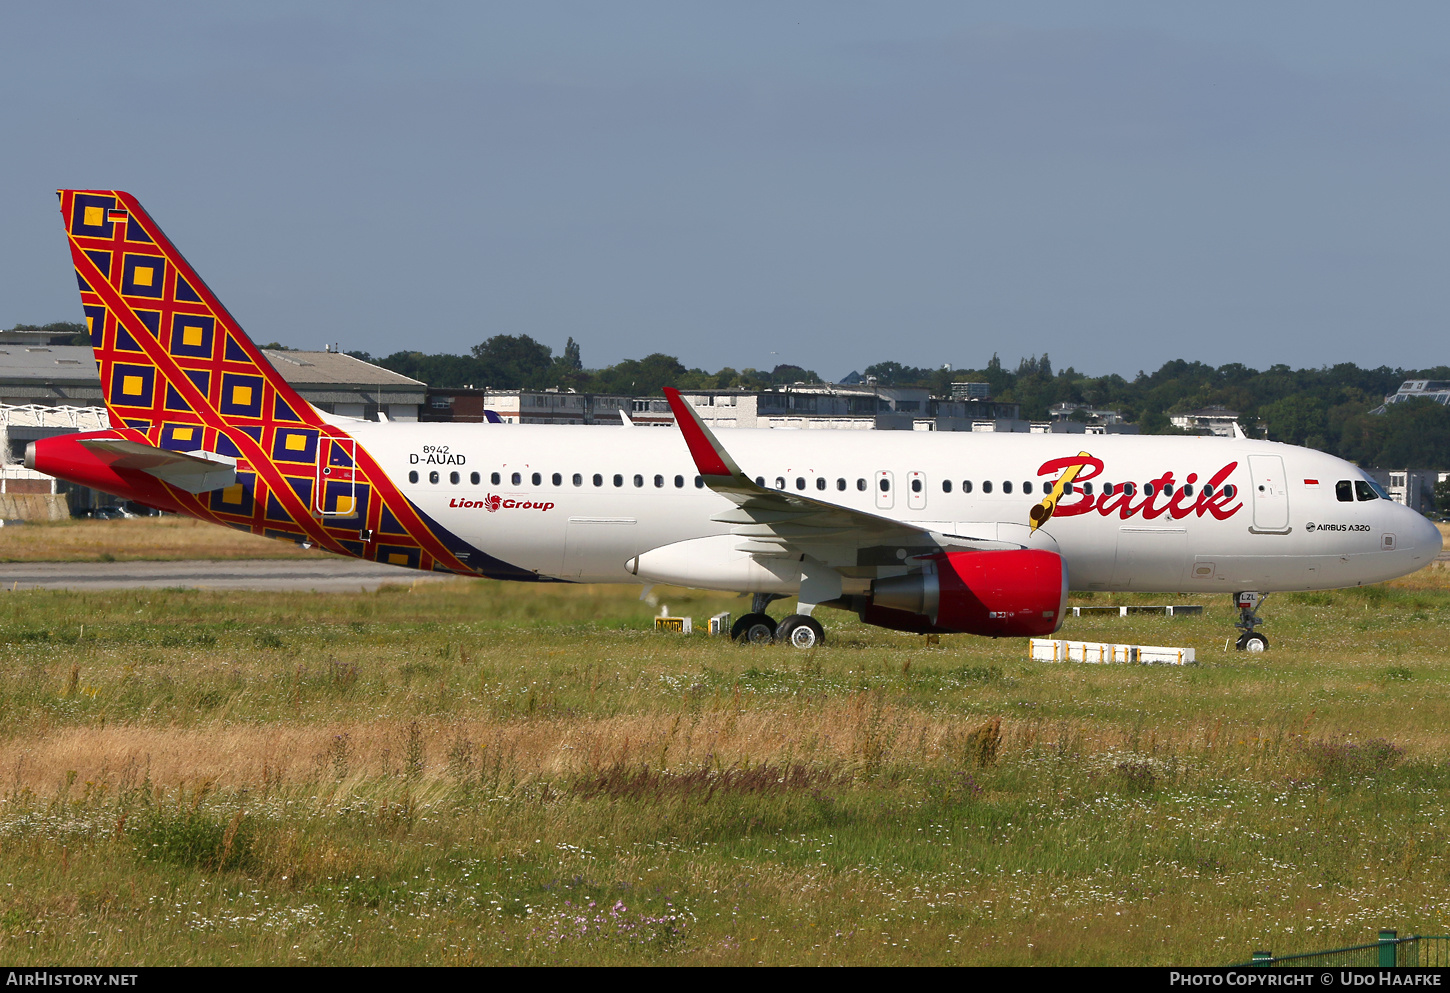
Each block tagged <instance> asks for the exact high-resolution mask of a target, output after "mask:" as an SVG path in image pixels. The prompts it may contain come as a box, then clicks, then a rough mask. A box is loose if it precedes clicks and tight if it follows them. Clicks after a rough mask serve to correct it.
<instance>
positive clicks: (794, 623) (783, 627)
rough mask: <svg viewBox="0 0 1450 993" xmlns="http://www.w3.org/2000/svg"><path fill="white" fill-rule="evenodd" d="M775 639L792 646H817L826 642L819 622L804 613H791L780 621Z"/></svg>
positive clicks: (824, 630)
mask: <svg viewBox="0 0 1450 993" xmlns="http://www.w3.org/2000/svg"><path fill="white" fill-rule="evenodd" d="M775 640H776V641H781V642H784V643H785V644H787V645H790V647H792V648H819V647H820V646H821V645H824V644H825V643H826V629H825V628H823V627H821V622H820V621H818V620H816V619H815V618H814V617H807V616H806V615H805V614H791V615H790V616H789V617H787V618H786V619H785V620H783V621H781V622H780V627H779V628H777V629H776V632H775Z"/></svg>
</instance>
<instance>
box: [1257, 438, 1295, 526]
mask: <svg viewBox="0 0 1450 993" xmlns="http://www.w3.org/2000/svg"><path fill="white" fill-rule="evenodd" d="M1249 476H1250V477H1251V478H1252V480H1253V483H1252V486H1253V499H1254V526H1253V528H1252V529H1251V530H1252V531H1253V532H1254V533H1255V534H1288V533H1289V486H1288V482H1287V481H1286V480H1285V479H1284V460H1283V459H1282V458H1280V457H1279V456H1277V455H1250V456H1249Z"/></svg>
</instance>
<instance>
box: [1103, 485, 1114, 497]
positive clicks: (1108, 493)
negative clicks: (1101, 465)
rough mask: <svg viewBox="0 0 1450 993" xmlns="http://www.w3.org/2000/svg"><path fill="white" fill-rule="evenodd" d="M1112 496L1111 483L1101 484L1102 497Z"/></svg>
mask: <svg viewBox="0 0 1450 993" xmlns="http://www.w3.org/2000/svg"><path fill="white" fill-rule="evenodd" d="M1112 495H1113V484H1112V483H1104V484H1103V496H1112Z"/></svg>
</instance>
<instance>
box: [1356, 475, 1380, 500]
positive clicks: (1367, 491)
mask: <svg viewBox="0 0 1450 993" xmlns="http://www.w3.org/2000/svg"><path fill="white" fill-rule="evenodd" d="M1354 495H1355V496H1357V497H1359V498H1360V499H1361V500H1378V499H1379V494H1378V493H1376V492H1375V491H1374V488H1373V487H1372V486H1370V485H1369V483H1366V482H1365V481H1364V480H1362V479H1356V480H1355V481H1354Z"/></svg>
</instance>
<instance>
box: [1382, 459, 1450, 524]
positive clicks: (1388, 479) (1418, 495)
mask: <svg viewBox="0 0 1450 993" xmlns="http://www.w3.org/2000/svg"><path fill="white" fill-rule="evenodd" d="M1365 472H1367V473H1369V475H1370V476H1371V478H1373V479H1374V481H1375V482H1377V483H1379V484H1380V485H1381V486H1383V487H1384V488H1385V492H1387V493H1389V495H1390V499H1391V500H1393V501H1394V502H1395V503H1398V504H1402V505H1404V506H1406V507H1409V508H1410V509H1411V510H1415V511H1419V512H1420V513H1422V514H1428V513H1430V512H1431V511H1433V510H1435V509H1436V508H1435V484H1436V483H1438V482H1439V481H1440V480H1441V478H1443V477H1444V476H1445V475H1446V473H1443V472H1438V471H1436V470H1434V469H1366V470H1365Z"/></svg>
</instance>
